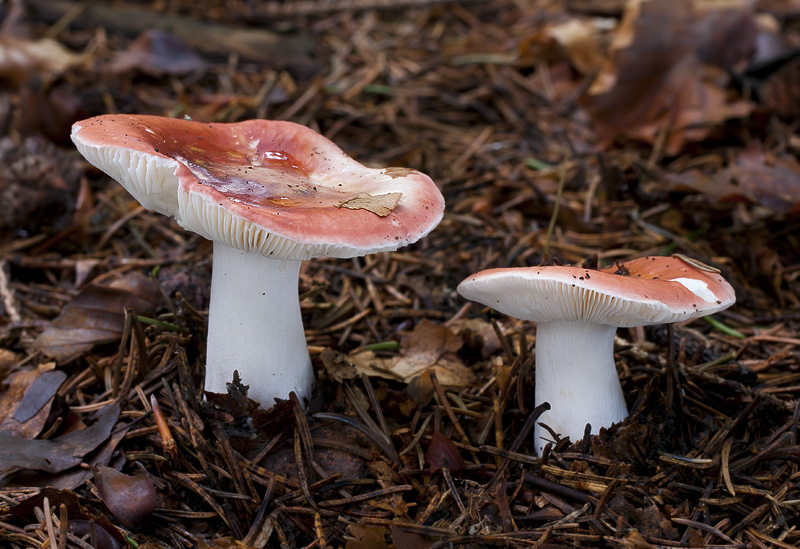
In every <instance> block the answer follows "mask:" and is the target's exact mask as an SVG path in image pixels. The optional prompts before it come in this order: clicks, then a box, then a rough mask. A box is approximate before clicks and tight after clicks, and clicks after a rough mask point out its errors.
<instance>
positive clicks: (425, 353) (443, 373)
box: [350, 320, 475, 387]
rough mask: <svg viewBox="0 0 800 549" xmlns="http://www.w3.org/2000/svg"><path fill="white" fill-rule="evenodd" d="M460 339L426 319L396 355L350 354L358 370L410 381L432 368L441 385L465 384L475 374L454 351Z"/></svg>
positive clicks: (443, 327)
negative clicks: (397, 355)
mask: <svg viewBox="0 0 800 549" xmlns="http://www.w3.org/2000/svg"><path fill="white" fill-rule="evenodd" d="M462 344H463V342H462V340H461V338H460V337H458V336H457V335H456V334H454V333H453V332H451V331H450V330H449V329H448V328H447V327H446V326H442V325H439V324H434V323H433V322H431V321H429V320H423V321H422V322H420V323H419V324H418V325H417V327H416V328H414V331H413V332H412V333H411V335H410V336H408V338H406V340H405V341H404V343H403V344H402V346H401V348H402V355H401V356H399V357H389V358H382V357H377V356H376V355H375V353H373V352H372V351H362V352H359V353H356V354H354V355H352V356H351V357H350V360H351V362H352V363H353V364H354V365H355V367H356V369H357V370H358V371H359V373H365V374H367V375H368V376H377V377H384V378H388V379H394V380H400V381H403V382H405V383H409V382H410V381H411V380H412V379H414V378H415V377H416V376H418V375H420V374H421V373H422V372H424V371H425V370H428V369H431V370H433V371H434V372H436V376H437V378H438V379H439V381H440V382H441V383H442V384H443V385H448V386H452V387H466V386H468V385H470V384H471V383H472V382H474V381H475V374H474V373H473V372H472V370H470V369H469V368H468V367H467V366H465V365H464V363H463V362H462V361H461V360H460V359H459V357H458V355H457V354H456V353H457V352H458V350H459V349H460V348H461V346H462Z"/></svg>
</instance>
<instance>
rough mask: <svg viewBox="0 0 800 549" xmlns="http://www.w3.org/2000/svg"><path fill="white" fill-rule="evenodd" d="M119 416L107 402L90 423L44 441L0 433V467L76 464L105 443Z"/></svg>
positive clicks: (65, 466)
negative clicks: (92, 423) (93, 422)
mask: <svg viewBox="0 0 800 549" xmlns="http://www.w3.org/2000/svg"><path fill="white" fill-rule="evenodd" d="M118 417H119V404H110V405H108V406H106V407H105V408H104V409H103V411H102V412H101V413H100V415H99V417H98V418H97V421H96V422H95V424H94V425H92V426H90V427H87V428H86V429H82V430H80V431H72V432H70V433H67V434H64V435H61V436H59V437H56V438H52V439H47V440H38V439H37V440H26V439H21V438H16V437H15V436H13V435H11V434H9V433H0V470H3V469H7V468H10V467H18V468H21V469H33V470H37V471H46V472H48V473H58V472H60V471H64V470H66V469H69V468H70V467H74V466H76V465H79V464H80V463H81V462H82V461H83V458H84V456H86V454H88V453H89V452H91V451H92V450H94V449H95V448H97V447H98V446H100V445H101V444H102V443H103V442H105V441H106V440H107V439H108V437H109V435H110V434H111V429H112V428H113V427H114V424H116V422H117V418H118Z"/></svg>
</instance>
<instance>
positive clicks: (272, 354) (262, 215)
mask: <svg viewBox="0 0 800 549" xmlns="http://www.w3.org/2000/svg"><path fill="white" fill-rule="evenodd" d="M72 140H73V141H74V142H75V145H76V146H77V148H78V150H79V151H80V152H81V154H83V156H84V157H86V159H87V160H88V161H89V162H91V163H92V164H94V165H95V166H97V167H98V168H100V169H101V170H102V171H104V172H105V173H106V174H108V175H109V176H110V177H112V178H113V179H115V180H117V181H118V182H119V183H120V184H122V186H123V187H125V189H127V190H128V192H130V194H131V195H133V197H134V198H136V200H138V201H139V202H140V203H141V204H142V205H143V206H145V207H146V208H148V209H150V210H155V211H156V212H159V213H162V214H165V215H169V216H173V217H174V218H175V219H176V220H177V222H178V224H179V225H180V226H182V227H183V228H185V229H188V230H190V231H194V232H196V233H198V234H200V235H202V236H204V237H206V238H208V239H210V240H213V241H214V256H213V275H212V282H211V305H210V307H209V322H208V344H207V356H206V381H205V388H206V390H207V391H211V392H218V393H224V392H226V384H227V383H228V382H229V381H230V380H231V378H232V372H233V371H234V370H238V371H239V374H240V376H241V379H242V381H243V383H245V384H248V385H249V386H250V391H249V396H250V397H252V398H254V399H256V400H258V401H260V402H261V403H262V404H263V405H265V406H267V407H268V406H269V405H271V404H272V402H273V398H275V397H278V398H286V397H288V395H289V393H290V392H291V391H295V392H296V393H297V395H298V396H299V397H300V398H301V399H302V398H304V397H309V396H310V393H311V388H312V385H313V380H314V373H313V368H312V367H311V360H310V358H309V354H308V348H307V346H306V341H305V334H304V332H303V321H302V317H301V314H300V305H299V299H298V275H299V271H300V265H301V261H302V260H305V259H311V258H315V257H321V256H328V257H339V258H345V257H356V256H362V255H365V254H369V253H373V252H382V251H391V250H396V249H397V248H399V247H401V246H405V245H407V244H410V243H412V242H416V241H417V240H419V239H420V238H422V237H424V236H425V235H426V234H428V233H429V232H430V231H431V230H432V229H433V228H434V227H435V226H436V225H437V224H438V223H439V221H440V220H441V218H442V214H443V211H444V199H443V198H442V195H441V193H440V192H439V190H438V189H437V187H436V185H435V184H434V183H433V181H431V180H430V178H428V177H427V176H426V175H424V174H422V173H419V172H417V171H414V170H410V169H404V168H386V169H370V168H366V167H364V166H363V165H361V164H359V163H358V162H356V161H355V160H353V159H351V158H350V157H349V156H347V155H346V154H345V153H343V152H342V151H341V150H340V149H339V148H338V147H337V146H336V145H335V144H333V143H332V142H331V141H329V140H328V139H326V138H325V137H323V136H321V135H319V134H318V133H316V132H314V131H313V130H311V129H309V128H306V127H304V126H301V125H298V124H294V123H291V122H281V121H266V120H251V121H246V122H239V123H232V124H206V123H200V122H192V121H188V120H179V119H170V118H163V117H156V116H132V115H104V116H98V117H95V118H90V119H88V120H84V121H81V122H77V123H76V124H75V125H74V126H73V128H72Z"/></svg>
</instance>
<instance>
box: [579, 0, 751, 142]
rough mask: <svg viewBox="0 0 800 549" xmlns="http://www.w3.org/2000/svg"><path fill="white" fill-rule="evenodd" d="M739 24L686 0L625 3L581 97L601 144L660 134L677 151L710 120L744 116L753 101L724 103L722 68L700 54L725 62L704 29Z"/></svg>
mask: <svg viewBox="0 0 800 549" xmlns="http://www.w3.org/2000/svg"><path fill="white" fill-rule="evenodd" d="M740 24H741V22H740V18H737V17H732V16H731V15H730V13H729V12H728V11H727V10H710V11H708V12H707V13H705V14H700V13H698V12H697V11H696V10H695V8H694V7H693V4H692V3H691V2H690V1H689V0H678V1H674V2H657V1H641V0H634V1H631V2H629V3H628V6H627V8H626V10H625V15H624V17H623V20H622V22H621V23H620V26H619V27H618V29H617V31H616V32H615V35H614V37H613V39H612V49H611V55H610V57H609V59H608V62H607V64H606V65H605V66H604V67H603V69H602V70H601V71H600V73H599V74H598V76H597V77H596V78H595V81H594V82H593V83H592V86H591V87H590V89H589V90H588V92H587V94H586V95H584V97H583V98H582V103H583V105H584V107H585V108H586V110H587V112H588V113H589V116H590V118H591V120H592V123H593V126H594V128H595V131H596V132H597V134H598V136H599V137H600V139H601V140H602V141H603V143H604V144H609V143H611V142H612V141H613V140H614V139H616V138H617V137H620V136H623V135H624V136H627V137H630V138H634V139H641V140H644V141H647V142H650V143H655V142H656V141H658V140H659V139H664V149H665V151H666V152H667V153H668V154H676V153H678V152H679V151H680V149H681V148H682V147H683V145H684V144H685V143H686V142H687V141H701V140H703V139H705V138H706V137H707V136H708V135H709V134H710V133H711V132H712V131H713V128H714V126H716V125H719V124H721V123H722V122H724V121H726V120H728V119H730V118H738V117H744V116H747V115H748V114H749V112H750V110H751V109H752V105H751V104H750V103H749V102H745V101H741V100H734V101H729V99H728V95H727V92H726V91H725V89H724V87H725V85H726V83H727V76H726V75H725V73H724V71H723V70H721V69H719V68H716V67H711V66H710V65H704V64H703V63H702V62H701V61H700V58H699V57H698V54H699V53H702V55H703V57H704V58H707V59H709V60H712V61H717V60H718V59H721V60H723V61H724V62H725V63H726V64H727V63H729V62H730V59H731V58H729V57H725V56H718V55H716V50H715V46H714V43H713V40H710V39H709V37H708V36H705V35H704V33H708V32H709V31H710V30H713V33H714V36H725V35H726V34H727V33H728V31H729V27H728V26H726V25H730V26H736V25H740ZM744 49H746V48H742V50H744Z"/></svg>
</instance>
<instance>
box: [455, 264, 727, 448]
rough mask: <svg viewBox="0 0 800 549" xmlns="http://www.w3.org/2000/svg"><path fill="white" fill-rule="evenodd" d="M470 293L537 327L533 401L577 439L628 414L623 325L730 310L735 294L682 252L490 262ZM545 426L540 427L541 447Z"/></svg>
mask: <svg viewBox="0 0 800 549" xmlns="http://www.w3.org/2000/svg"><path fill="white" fill-rule="evenodd" d="M458 292H459V293H460V294H461V295H462V296H464V297H465V298H467V299H470V300H472V301H477V302H479V303H483V304H484V305H487V306H489V307H492V308H493V309H497V310H498V311H500V312H502V313H504V314H507V315H510V316H513V317H515V318H520V319H523V320H530V321H533V322H536V323H537V326H536V397H535V405H536V406H538V405H539V404H541V403H543V402H549V403H550V406H551V409H550V411H548V412H545V413H544V414H543V415H542V416H541V418H540V421H541V422H542V423H545V424H546V425H548V426H549V427H550V428H551V429H553V431H555V432H556V433H559V434H560V436H562V437H567V436H568V437H570V438H571V439H572V440H573V441H574V440H577V439H579V438H581V437H582V436H583V433H584V429H585V427H586V424H587V423H590V424H591V426H592V428H593V430H594V431H595V432H597V430H599V429H600V428H601V427H609V426H611V425H612V424H614V423H617V422H619V421H622V420H623V419H625V417H627V415H628V410H627V407H626V405H625V398H624V397H623V394H622V388H621V386H620V383H619V378H618V377H617V370H616V366H615V364H614V333H615V332H616V329H617V327H634V326H647V325H651V324H660V323H670V322H679V321H682V320H688V319H691V318H697V317H700V316H704V315H708V314H712V313H715V312H717V311H721V310H723V309H727V308H728V307H730V306H731V305H733V303H734V301H735V300H736V296H735V295H734V291H733V288H731V286H730V284H728V283H727V282H726V281H725V279H724V278H722V276H720V274H719V271H717V270H716V269H714V268H712V267H708V266H706V265H703V264H702V263H700V262H698V261H695V260H691V259H689V258H685V257H683V256H681V257H678V256H672V257H644V258H639V259H634V260H632V261H628V262H626V263H622V264H618V265H615V266H613V267H608V268H604V269H600V270H591V269H581V268H578V267H558V266H552V267H526V268H508V269H489V270H486V271H481V272H479V273H476V274H474V275H472V276H470V277H468V278H467V279H466V280H464V281H463V282H462V283H461V284H460V285H459V286H458ZM548 437H549V435H548V433H547V432H546V431H545V430H544V429H543V428H542V427H540V426H538V425H537V426H536V427H535V429H534V440H535V446H536V451H537V453H539V454H541V452H542V450H543V448H544V445H545V439H546V438H548Z"/></svg>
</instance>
